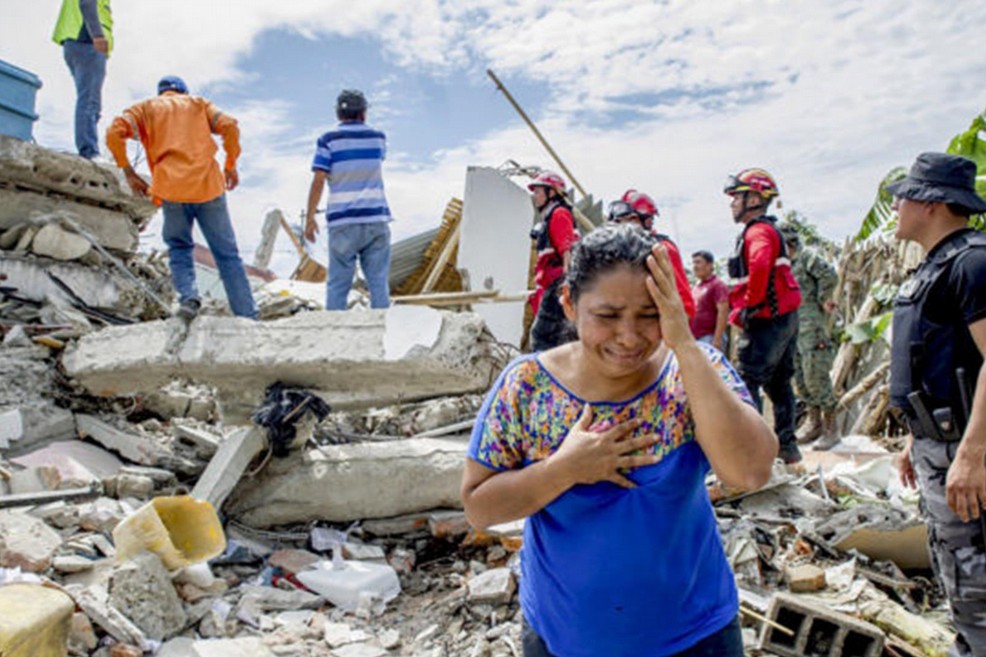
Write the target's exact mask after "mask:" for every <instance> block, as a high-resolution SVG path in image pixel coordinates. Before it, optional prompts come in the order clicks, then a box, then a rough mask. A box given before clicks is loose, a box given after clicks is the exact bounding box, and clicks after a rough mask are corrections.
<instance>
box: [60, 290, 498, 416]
mask: <svg viewBox="0 0 986 657" xmlns="http://www.w3.org/2000/svg"><path fill="white" fill-rule="evenodd" d="M177 329H178V325H177V324H176V323H175V322H164V321H159V322H147V323H143V324H141V325H139V326H123V327H112V328H107V329H104V330H102V331H99V332H96V333H91V334H89V335H86V336H84V337H83V338H82V339H81V340H79V342H78V343H77V345H76V346H75V348H74V349H71V350H70V351H67V352H66V354H65V356H64V358H63V364H64V366H65V369H66V371H67V373H68V374H69V376H71V377H73V378H75V379H76V380H77V381H78V382H79V383H81V384H82V385H83V386H84V387H85V388H86V389H87V390H89V391H90V392H91V393H93V394H96V395H102V396H112V395H117V394H122V393H124V392H126V393H128V394H130V393H133V392H135V391H136V392H140V391H144V392H150V391H154V390H157V389H159V388H161V387H162V386H164V385H165V384H166V383H167V382H168V381H170V380H172V379H175V378H185V379H190V380H192V381H196V382H200V383H208V384H210V385H214V386H216V387H217V388H218V389H219V394H220V402H221V406H222V411H223V415H224V417H225V419H226V421H227V423H245V422H246V419H247V418H248V417H249V415H250V414H251V413H252V412H253V410H254V409H255V408H256V407H257V406H258V405H259V404H260V402H261V401H262V399H263V396H264V392H265V390H266V388H267V386H268V385H270V384H272V383H274V382H276V381H281V382H282V383H284V384H286V385H290V386H297V387H302V388H308V389H311V390H313V391H317V392H318V393H319V394H321V395H322V396H323V397H324V398H325V399H326V400H328V401H329V403H330V404H332V405H334V406H340V405H372V404H389V403H394V402H397V401H408V400H415V399H424V398H428V397H435V396H439V395H447V394H460V393H464V392H476V391H480V390H483V389H485V388H486V387H487V386H488V385H489V383H490V381H491V380H492V378H493V377H494V376H495V375H496V373H497V372H498V371H499V369H500V367H501V366H502V364H503V363H502V362H501V361H502V358H500V357H498V356H497V354H499V353H500V352H499V351H497V350H494V349H493V347H492V345H491V343H490V342H489V341H487V340H484V339H482V336H483V335H484V334H485V330H486V329H485V325H484V324H483V321H482V320H481V319H480V318H479V317H478V316H476V315H473V314H470V313H448V312H441V311H437V310H433V309H431V308H425V307H408V306H403V307H400V306H399V307H393V308H390V309H387V310H376V311H367V312H345V313H338V312H335V313H334V312H307V313H301V314H298V315H295V316H293V317H288V318H285V319H279V320H274V321H270V322H263V323H258V322H251V321H249V320H246V319H242V318H229V317H211V316H205V317H200V318H198V319H197V320H196V321H195V322H193V323H192V325H191V327H190V329H189V331H188V335H187V337H186V338H185V340H184V342H181V343H180V344H178V345H176V347H177V348H174V347H173V348H172V350H171V351H169V349H168V347H169V344H170V343H171V342H173V341H174V339H175V331H176V330H177Z"/></svg>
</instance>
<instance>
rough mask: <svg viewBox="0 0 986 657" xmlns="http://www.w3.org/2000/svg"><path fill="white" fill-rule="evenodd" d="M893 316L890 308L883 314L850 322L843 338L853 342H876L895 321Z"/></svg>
mask: <svg viewBox="0 0 986 657" xmlns="http://www.w3.org/2000/svg"><path fill="white" fill-rule="evenodd" d="M893 316H894V312H893V311H892V310H888V311H887V312H885V313H883V314H882V315H877V316H875V317H870V318H869V319H866V320H863V321H861V322H856V323H855V324H850V325H849V326H847V327H846V328H845V331H844V334H843V340H846V341H849V342H852V343H853V344H865V343H867V342H876V341H877V340H879V339H880V337H881V336H882V335H883V334H884V332H885V331H886V330H887V327H889V326H890V323H891V322H892V321H893Z"/></svg>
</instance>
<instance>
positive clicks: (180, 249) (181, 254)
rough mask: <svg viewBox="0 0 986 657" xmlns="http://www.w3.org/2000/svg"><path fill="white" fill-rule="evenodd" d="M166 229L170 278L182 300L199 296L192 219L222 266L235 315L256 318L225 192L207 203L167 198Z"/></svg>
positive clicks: (163, 207) (227, 292)
mask: <svg viewBox="0 0 986 657" xmlns="http://www.w3.org/2000/svg"><path fill="white" fill-rule="evenodd" d="M161 209H162V210H163V211H164V230H163V232H162V237H163V238H164V243H165V244H167V245H168V262H169V264H170V265H171V280H172V282H174V284H175V289H176V290H177V291H178V297H179V299H180V300H181V301H187V300H189V299H198V298H199V290H198V287H197V286H196V285H195V258H194V255H193V250H194V248H195V242H194V240H193V238H192V222H193V221H196V220H197V221H198V224H199V229H200V230H201V231H202V235H203V236H205V241H206V242H207V243H208V244H209V250H210V251H212V257H213V258H214V259H215V261H216V267H217V268H218V269H219V276H220V278H222V281H223V287H224V288H226V298H227V299H228V300H229V306H230V308H232V310H233V314H234V315H236V316H238V317H249V318H251V319H256V318H257V304H256V303H254V301H253V293H252V292H251V291H250V282H249V281H247V277H246V271H245V270H244V269H243V261H242V260H240V252H239V250H238V249H237V248H236V235H235V234H233V224H232V223H231V222H230V220H229V209H228V208H227V207H226V195H225V194H223V195H221V196H218V197H216V198H214V199H212V200H211V201H207V202H205V203H171V202H170V201H165V202H164V205H163V206H162V208H161Z"/></svg>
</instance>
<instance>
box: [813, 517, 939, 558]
mask: <svg viewBox="0 0 986 657" xmlns="http://www.w3.org/2000/svg"><path fill="white" fill-rule="evenodd" d="M815 531H816V533H818V535H819V536H821V537H822V538H823V539H825V540H826V541H828V542H829V543H831V544H832V545H834V546H835V547H837V548H838V549H840V550H851V549H855V550H858V551H859V552H861V553H863V554H865V555H866V556H868V557H870V558H872V559H877V560H881V561H893V562H894V563H896V564H897V565H898V566H899V567H900V568H904V569H908V568H929V567H930V566H931V557H930V554H929V552H928V528H927V526H926V525H925V524H924V522H922V521H921V520H920V519H919V518H918V517H916V516H915V515H913V514H912V513H911V512H909V511H906V510H903V509H898V508H896V507H892V506H886V505H884V504H877V503H867V504H859V505H857V506H855V507H853V508H851V509H847V510H845V511H840V512H839V513H836V514H834V515H833V516H832V517H831V518H829V519H828V520H826V521H824V522H821V523H819V524H818V525H817V526H816V527H815Z"/></svg>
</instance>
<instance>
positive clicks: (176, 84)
mask: <svg viewBox="0 0 986 657" xmlns="http://www.w3.org/2000/svg"><path fill="white" fill-rule="evenodd" d="M165 91H177V92H178V93H180V94H187V93H188V85H187V84H185V81H184V80H182V79H181V78H180V77H178V76H177V75H166V76H164V77H163V78H161V81H160V82H158V83H157V93H158V95H159V96H160V95H161V94H163V93H164V92H165Z"/></svg>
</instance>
